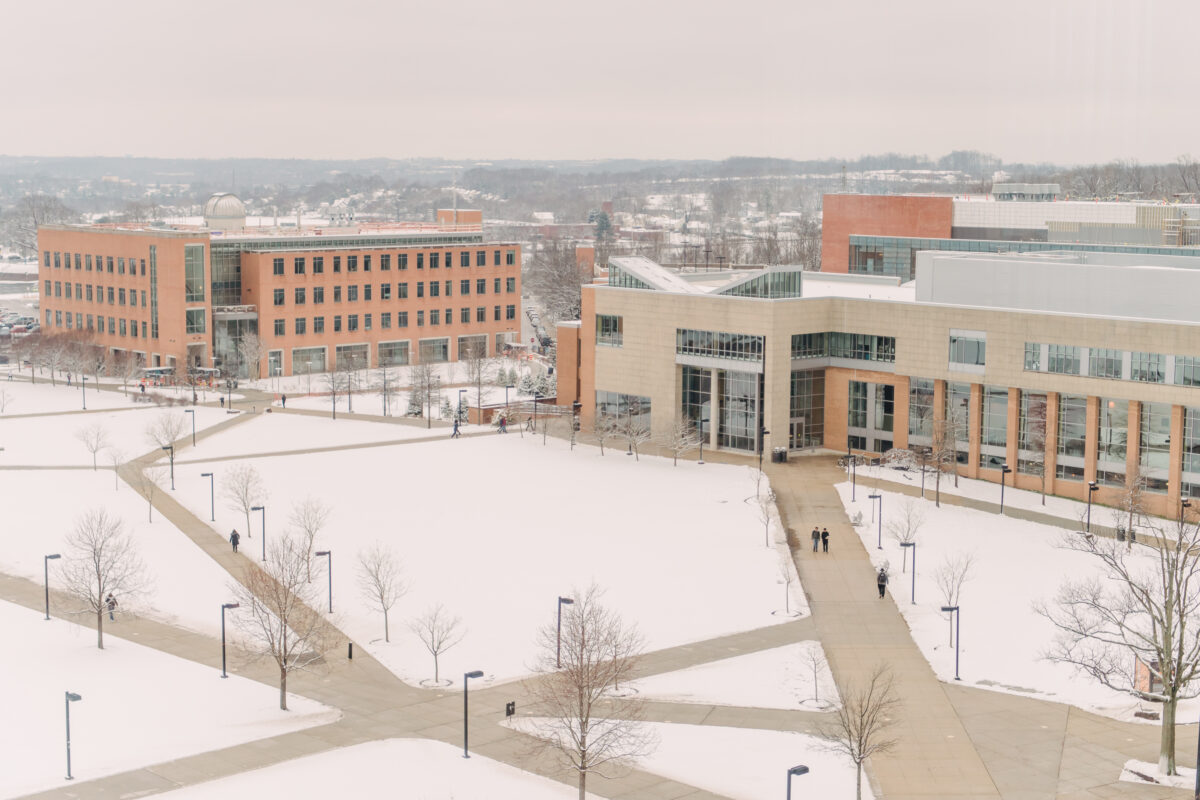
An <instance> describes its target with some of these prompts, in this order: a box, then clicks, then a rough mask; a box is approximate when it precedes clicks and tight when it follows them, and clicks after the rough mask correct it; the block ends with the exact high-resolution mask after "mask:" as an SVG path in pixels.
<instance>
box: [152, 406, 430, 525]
mask: <svg viewBox="0 0 1200 800" xmlns="http://www.w3.org/2000/svg"><path fill="white" fill-rule="evenodd" d="M213 413H216V414H219V415H221V416H222V418H224V412H221V411H219V410H217V411H215V412H213ZM196 424H197V425H199V424H200V421H199V420H197V421H196ZM449 435H450V431H449V429H447V428H444V427H442V428H432V429H427V428H425V427H424V426H423V425H422V426H416V425H407V424H402V423H390V422H362V421H359V420H351V419H336V420H335V419H331V418H329V417H314V416H309V415H307V414H304V415H301V414H285V413H271V414H254V415H252V416H251V418H250V419H248V420H246V421H244V422H241V423H240V424H238V425H234V426H233V427H231V428H229V429H228V430H223V431H220V432H219V433H216V434H213V436H212V437H211V438H209V439H206V440H205V441H203V442H200V444H199V446H198V447H197V448H196V449H195V450H187V451H180V452H179V454H178V455H176V457H175V464H176V466H177V467H178V465H179V464H180V463H181V462H182V463H195V462H197V461H200V462H203V461H206V460H208V459H213V458H238V457H246V456H250V455H253V454H255V453H275V452H280V451H286V450H301V449H307V448H313V447H334V446H338V445H354V444H367V443H371V442H387V441H398V440H402V439H419V438H422V437H426V436H449ZM207 470H208V467H207V466H205V467H204V470H201V471H207ZM193 471H194V470H193ZM207 518H208V516H207V514H206V515H205V519H207Z"/></svg>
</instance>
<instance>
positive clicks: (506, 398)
mask: <svg viewBox="0 0 1200 800" xmlns="http://www.w3.org/2000/svg"><path fill="white" fill-rule="evenodd" d="M514 388H516V387H514V386H513V385H512V384H511V383H506V384H504V418H505V419H508V390H509V389H514Z"/></svg>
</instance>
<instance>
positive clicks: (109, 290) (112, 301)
mask: <svg viewBox="0 0 1200 800" xmlns="http://www.w3.org/2000/svg"><path fill="white" fill-rule="evenodd" d="M54 288H55V290H56V293H57V289H58V284H57V283H55V284H54ZM105 293H106V294H107V296H108V304H109V305H110V306H111V305H113V304H115V303H116V300H115V297H116V292H115V291H114V290H113V287H111V286H108V287H105Z"/></svg>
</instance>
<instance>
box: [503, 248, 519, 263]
mask: <svg viewBox="0 0 1200 800" xmlns="http://www.w3.org/2000/svg"><path fill="white" fill-rule="evenodd" d="M504 263H505V264H507V265H508V266H510V267H511V266H512V265H513V264H515V263H517V253H516V251H515V250H505V251H504Z"/></svg>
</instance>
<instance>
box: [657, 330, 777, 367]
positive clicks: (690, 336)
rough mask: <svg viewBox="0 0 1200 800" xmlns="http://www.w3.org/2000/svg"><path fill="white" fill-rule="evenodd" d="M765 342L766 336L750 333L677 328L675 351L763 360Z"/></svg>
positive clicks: (678, 353) (681, 353)
mask: <svg viewBox="0 0 1200 800" xmlns="http://www.w3.org/2000/svg"><path fill="white" fill-rule="evenodd" d="M765 344H766V339H765V337H762V336H754V335H751V334H748V333H724V332H722V331H698V330H691V329H688V328H676V329H675V353H676V354H677V355H690V356H708V357H710V358H730V359H735V360H738V361H762V360H763V350H764V347H765Z"/></svg>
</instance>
